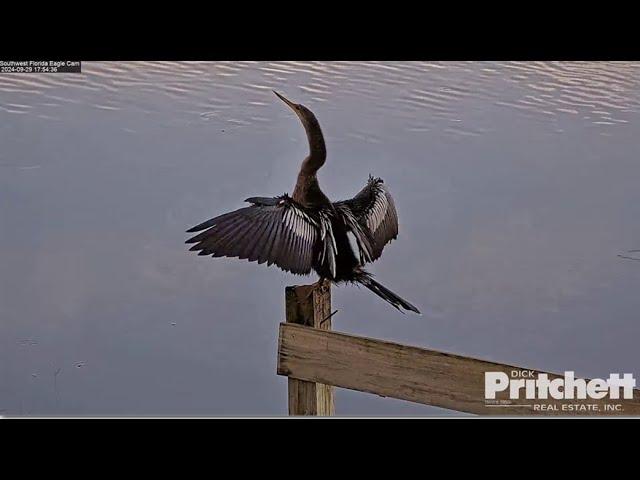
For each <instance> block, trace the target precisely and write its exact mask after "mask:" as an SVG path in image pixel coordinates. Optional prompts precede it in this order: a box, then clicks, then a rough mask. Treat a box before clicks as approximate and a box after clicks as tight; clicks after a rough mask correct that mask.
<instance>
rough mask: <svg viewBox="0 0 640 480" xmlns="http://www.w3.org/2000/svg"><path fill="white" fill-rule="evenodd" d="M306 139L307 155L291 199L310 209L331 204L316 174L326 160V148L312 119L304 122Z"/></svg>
mask: <svg viewBox="0 0 640 480" xmlns="http://www.w3.org/2000/svg"><path fill="white" fill-rule="evenodd" d="M304 127H305V131H306V132H307V139H308V140H309V155H307V157H306V158H305V159H304V161H303V162H302V166H301V167H300V173H299V174H298V180H297V182H296V187H295V189H294V190H293V199H294V200H295V201H296V202H299V203H301V204H302V205H305V206H308V207H312V206H320V205H325V204H328V203H331V201H330V200H329V198H327V196H326V195H325V194H324V193H323V192H322V190H321V189H320V185H319V183H318V178H317V176H316V174H317V173H318V170H319V169H320V167H322V166H323V165H324V162H325V161H326V159H327V148H326V146H325V143H324V136H323V135H322V130H321V129H320V124H319V123H318V121H317V120H316V119H315V118H313V119H311V121H309V122H304Z"/></svg>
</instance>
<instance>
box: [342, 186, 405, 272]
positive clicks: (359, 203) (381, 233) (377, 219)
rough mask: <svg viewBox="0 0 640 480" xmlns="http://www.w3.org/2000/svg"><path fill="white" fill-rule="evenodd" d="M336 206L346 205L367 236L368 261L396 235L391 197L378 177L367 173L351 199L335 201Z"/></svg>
mask: <svg viewBox="0 0 640 480" xmlns="http://www.w3.org/2000/svg"><path fill="white" fill-rule="evenodd" d="M336 207H337V208H345V207H346V208H349V210H350V211H351V213H353V215H354V216H355V217H356V219H357V220H358V223H359V224H360V226H361V227H362V229H363V230H364V231H365V232H366V234H367V236H368V237H369V244H370V252H371V261H375V260H377V259H378V258H380V255H382V250H383V249H384V247H385V245H387V244H388V243H389V242H390V241H391V240H394V239H395V238H397V236H398V214H397V212H396V207H395V204H394V202H393V197H392V196H391V193H389V190H388V189H387V187H386V186H385V185H384V182H383V181H382V180H381V179H380V178H374V177H369V181H368V182H367V185H366V186H365V187H364V188H363V189H362V190H361V191H360V192H358V194H357V195H356V196H355V197H353V198H352V199H350V200H345V201H342V202H337V203H336Z"/></svg>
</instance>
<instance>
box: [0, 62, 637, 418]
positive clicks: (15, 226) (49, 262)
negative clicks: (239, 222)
mask: <svg viewBox="0 0 640 480" xmlns="http://www.w3.org/2000/svg"><path fill="white" fill-rule="evenodd" d="M271 88H275V89H277V90H279V91H281V92H282V93H284V94H285V95H287V96H288V97H289V98H291V99H292V100H294V101H298V102H301V103H303V104H305V105H306V106H308V107H309V108H311V109H312V110H313V111H314V112H315V113H316V116H317V117H318V119H319V120H320V123H321V125H322V127H323V130H324V133H325V137H326V140H327V146H328V155H329V156H328V161H327V163H326V165H325V167H324V168H323V169H322V170H321V172H320V174H319V178H320V181H321V184H322V186H323V188H324V190H325V191H326V193H327V194H328V195H329V196H330V197H332V198H334V199H336V200H338V199H342V198H347V197H350V196H352V195H353V194H354V193H356V192H357V191H358V190H359V189H360V188H361V187H362V185H363V184H364V182H365V181H366V178H367V175H368V174H369V173H371V174H374V175H376V176H381V177H382V178H383V179H384V180H385V182H386V183H387V184H388V186H389V188H390V189H391V191H392V192H393V194H394V197H395V199H396V204H397V208H398V211H399V217H400V236H399V238H398V240H397V241H395V242H393V243H392V244H390V245H389V246H388V247H387V248H386V250H385V254H384V255H383V257H382V259H381V260H380V261H379V262H376V263H375V264H374V265H373V267H372V269H371V270H372V271H373V273H375V274H376V275H377V278H378V279H379V280H380V281H381V282H382V283H383V284H385V285H387V286H388V287H390V288H391V289H392V290H394V291H396V292H398V293H399V294H401V295H402V296H404V297H405V298H407V299H408V300H410V301H411V302H413V303H415V304H416V305H417V306H418V307H419V308H421V309H422V310H423V311H426V312H427V314H426V315H424V316H422V317H418V316H412V315H401V314H399V313H397V312H396V311H395V310H394V309H392V308H391V307H389V306H387V305H386V304H384V303H383V302H382V301H381V300H380V299H378V298H377V297H375V296H374V295H372V294H371V293H369V292H367V291H366V290H359V289H357V288H355V287H342V288H335V289H334V291H333V295H334V296H333V303H334V308H339V309H340V312H339V313H338V314H337V315H336V317H334V318H335V323H334V328H335V329H336V330H340V331H344V332H349V333H355V334H360V335H366V336H370V337H376V338H380V339H386V340H391V341H398V342H402V343H407V344H411V345H417V346H425V347H429V348H434V349H440V350H445V351H450V352H454V353H459V354H463V355H471V356H476V357H481V358H484V359H488V360H493V361H498V362H505V363H510V364H517V365H522V366H525V367H531V368H540V369H546V370H551V371H564V370H575V371H576V372H577V374H578V375H584V376H590V377H593V376H606V375H608V374H609V373H610V372H632V373H634V374H635V375H636V376H637V375H638V373H639V371H638V365H639V364H640V350H639V349H638V348H637V342H638V336H639V334H640V324H639V322H638V312H639V311H640V295H638V288H639V286H640V262H634V261H631V260H622V259H619V258H617V257H616V255H617V254H619V253H624V252H625V251H626V250H629V249H632V248H640V220H639V219H640V189H639V188H638V185H639V184H640V161H639V154H640V148H639V145H640V143H639V141H638V139H639V137H640V127H639V120H640V64H637V63H636V64H625V63H479V62H473V63H346V62H345V63H304V62H299V63H298V62H289V63H252V62H230V63H166V62H164V63H117V64H116V63H85V64H83V74H81V75H48V76H47V75H29V76H24V75H4V76H0V92H1V96H0V144H1V145H2V148H1V149H0V251H1V252H2V254H0V410H4V414H13V415H18V414H31V415H38V414H65V415H124V414H131V415H283V414H286V405H287V402H286V379H285V378H282V377H278V376H277V375H276V373H275V369H276V347H277V346H276V338H277V324H278V322H280V321H282V320H283V314H284V287H285V286H286V285H290V284H301V283H307V282H311V281H315V278H314V277H309V278H301V277H294V276H291V275H288V274H285V273H283V272H281V271H279V270H277V269H275V268H265V266H262V265H261V266H258V265H256V264H254V263H248V262H246V261H240V260H234V259H209V258H203V257H198V256H197V255H194V254H191V253H187V251H186V250H187V247H186V246H185V245H184V243H183V242H184V240H185V239H186V238H187V236H186V234H185V233H184V230H185V229H186V228H189V227H191V226H193V225H195V224H196V223H199V222H201V221H203V220H206V219H208V218H211V217H212V216H215V215H218V214H220V213H223V212H226V211H229V210H232V209H236V208H239V207H241V206H243V204H242V200H243V199H244V198H246V197H249V196H254V195H262V196H269V195H279V194H282V193H283V192H290V191H291V189H292V187H293V184H294V182H295V176H296V173H297V169H298V167H299V164H300V161H301V160H302V158H303V157H304V155H305V153H306V149H307V146H306V139H305V136H304V132H303V130H302V127H301V125H300V124H299V122H298V120H297V118H295V116H293V115H292V113H291V112H290V111H289V110H288V109H287V108H286V107H285V106H284V105H283V104H282V103H281V102H280V101H279V100H278V99H277V98H276V97H275V96H274V95H273V94H272V93H271V91H270V89H271ZM174 323H175V325H174ZM58 369H60V370H58ZM56 371H58V374H57V375H56V374H55V372H56ZM336 403H337V411H338V413H339V414H347V415H434V414H435V415H441V414H447V415H450V414H452V413H451V412H446V411H444V410H441V409H436V408H430V407H425V406H420V405H414V404H410V403H407V402H400V401H395V400H391V399H383V398H378V397H375V396H371V395H366V394H360V393H356V392H348V391H344V390H340V391H338V392H337V397H336ZM0 414H2V412H0Z"/></svg>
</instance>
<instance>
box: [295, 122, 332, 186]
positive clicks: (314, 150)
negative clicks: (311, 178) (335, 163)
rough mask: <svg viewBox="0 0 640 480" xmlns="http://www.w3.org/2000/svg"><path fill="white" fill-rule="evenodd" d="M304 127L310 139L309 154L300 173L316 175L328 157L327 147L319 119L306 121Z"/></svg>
mask: <svg viewBox="0 0 640 480" xmlns="http://www.w3.org/2000/svg"><path fill="white" fill-rule="evenodd" d="M304 129H305V131H306V132H307V140H308V141H309V155H308V156H307V158H305V159H304V161H303V162H302V167H301V168H300V173H305V174H308V175H315V174H316V173H317V171H318V170H319V169H320V167H322V166H323V165H324V162H325V161H326V159H327V147H326V146H325V144H324V135H322V130H321V129H320V124H319V123H318V120H316V119H315V118H313V119H309V120H308V121H307V122H304Z"/></svg>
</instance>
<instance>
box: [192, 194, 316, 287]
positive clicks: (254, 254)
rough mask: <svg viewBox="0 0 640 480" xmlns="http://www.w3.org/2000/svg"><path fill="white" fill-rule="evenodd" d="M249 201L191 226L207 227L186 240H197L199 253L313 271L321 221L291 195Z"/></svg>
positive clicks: (289, 269) (194, 247)
mask: <svg viewBox="0 0 640 480" xmlns="http://www.w3.org/2000/svg"><path fill="white" fill-rule="evenodd" d="M246 201H247V202H250V203H252V204H253V205H251V206H250V207H245V208H241V209H239V210H236V211H233V212H230V213H226V214H224V215H220V216H219V217H216V218H212V219H211V220H207V221H206V222H203V223H201V224H200V225H196V226H195V227H193V228H191V229H189V230H187V232H189V233H191V232H200V231H202V230H204V231H203V232H201V233H199V234H198V235H196V236H194V237H192V238H190V239H188V240H187V241H186V243H195V245H194V246H193V247H191V248H190V250H191V251H198V252H199V253H198V255H212V256H213V257H238V258H246V259H248V260H249V261H250V262H253V261H256V260H257V261H258V263H264V262H267V264H268V265H271V264H276V265H277V266H278V267H280V268H281V269H283V270H286V271H288V272H291V273H294V274H299V275H304V274H307V273H310V272H311V268H312V266H313V260H314V255H317V248H318V242H319V241H320V232H319V227H318V221H317V220H316V219H314V218H313V217H312V216H310V215H309V213H308V212H307V211H305V209H304V208H303V207H301V206H300V205H298V204H297V203H296V202H294V201H293V200H292V199H291V198H290V197H289V196H287V195H283V196H281V197H275V198H265V197H253V198H248V199H247V200H246Z"/></svg>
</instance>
